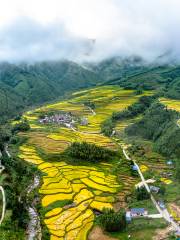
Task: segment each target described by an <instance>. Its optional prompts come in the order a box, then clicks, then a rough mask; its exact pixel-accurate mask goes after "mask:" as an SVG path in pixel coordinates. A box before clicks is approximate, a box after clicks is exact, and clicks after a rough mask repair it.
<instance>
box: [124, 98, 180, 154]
mask: <svg viewBox="0 0 180 240" xmlns="http://www.w3.org/2000/svg"><path fill="white" fill-rule="evenodd" d="M177 118H178V113H177V112H175V111H173V110H168V109H167V108H165V107H164V105H162V104H160V103H159V102H156V103H154V104H153V105H152V106H151V107H150V108H149V109H148V110H147V111H146V113H145V115H144V117H143V118H142V119H141V120H140V121H138V122H137V123H135V124H133V125H131V126H129V127H127V129H126V133H127V134H128V135H131V136H132V135H133V136H136V135H137V136H141V137H143V138H145V139H149V140H152V141H153V142H154V148H155V149H156V150H157V151H159V152H160V153H162V154H164V155H166V156H169V157H171V156H172V157H176V156H179V154H180V148H179V147H178V146H179V144H180V128H179V127H178V126H177V123H176V122H177Z"/></svg>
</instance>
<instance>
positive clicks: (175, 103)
mask: <svg viewBox="0 0 180 240" xmlns="http://www.w3.org/2000/svg"><path fill="white" fill-rule="evenodd" d="M159 100H160V102H161V103H163V104H164V105H165V106H167V108H169V109H173V110H176V111H178V112H180V101H179V100H173V99H169V98H160V99H159Z"/></svg>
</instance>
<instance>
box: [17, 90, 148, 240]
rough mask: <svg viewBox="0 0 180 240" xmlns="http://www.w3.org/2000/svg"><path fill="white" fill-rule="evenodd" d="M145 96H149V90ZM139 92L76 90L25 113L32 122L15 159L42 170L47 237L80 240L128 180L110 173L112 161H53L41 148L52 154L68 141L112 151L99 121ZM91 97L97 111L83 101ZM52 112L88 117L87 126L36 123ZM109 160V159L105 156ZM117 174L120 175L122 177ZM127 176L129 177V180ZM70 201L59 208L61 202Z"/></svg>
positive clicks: (113, 203) (132, 100)
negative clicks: (95, 217) (48, 235)
mask: <svg viewBox="0 0 180 240" xmlns="http://www.w3.org/2000/svg"><path fill="white" fill-rule="evenodd" d="M145 94H151V93H150V92H148V93H145ZM139 97H140V96H137V95H135V94H134V92H133V91H132V90H122V89H121V88H119V87H117V86H108V87H107V86H105V87H97V88H93V89H88V90H85V91H80V92H76V93H74V94H73V96H72V98H71V99H70V100H68V101H63V102H58V103H55V104H49V105H46V106H44V107H41V108H38V109H35V110H34V111H29V112H27V113H26V114H25V115H24V117H26V119H27V120H28V121H29V123H30V125H31V131H29V132H27V133H21V135H24V136H26V137H27V138H28V141H27V142H26V144H25V145H23V146H21V147H20V152H19V157H20V158H21V159H23V160H25V161H27V162H29V163H32V164H35V165H37V167H38V169H39V170H40V171H41V172H42V173H43V179H42V181H43V183H42V186H41V188H40V190H39V192H40V194H41V195H42V207H43V208H44V209H45V210H46V209H47V212H46V214H45V219H44V222H45V224H46V225H47V227H48V229H49V232H50V234H51V240H56V239H60V240H61V239H66V240H75V239H77V240H78V239H79V240H85V239H87V234H88V232H89V230H90V229H91V227H92V225H93V221H94V210H98V211H102V209H103V208H104V207H105V208H113V207H114V206H115V207H116V209H117V208H118V207H119V205H118V206H117V203H116V204H115V202H116V201H120V200H122V196H120V195H118V194H120V192H121V190H122V188H123V189H124V190H123V191H125V192H123V197H125V195H126V191H127V192H129V188H131V187H130V186H131V182H132V184H134V182H133V179H129V182H128V183H127V184H125V183H124V181H126V180H127V178H125V174H123V175H122V176H121V177H122V179H118V180H117V177H116V176H114V175H112V173H111V169H112V164H111V163H108V162H104V163H99V164H94V165H91V166H89V165H79V166H74V165H71V164H67V163H66V162H64V161H63V159H59V161H57V162H52V161H51V159H49V160H47V159H48V158H46V161H45V159H43V157H42V156H43V155H39V153H40V152H43V153H44V154H46V155H47V156H49V155H48V154H57V153H61V152H63V151H64V150H65V149H66V148H67V147H68V146H69V145H70V144H71V143H72V142H74V141H78V142H82V141H86V142H89V143H95V144H97V145H99V146H102V147H106V148H111V149H112V148H113V149H117V148H118V145H117V144H116V143H115V142H114V141H113V140H112V139H110V138H108V137H105V136H103V135H102V134H101V133H100V127H101V123H102V122H103V121H104V120H105V119H106V118H107V117H109V116H110V115H111V114H112V113H113V112H114V111H120V110H122V109H124V108H126V107H127V106H129V105H131V104H132V103H134V102H136V101H137V99H138V98H139ZM87 100H90V101H92V102H94V103H95V105H96V108H95V112H96V114H93V113H92V111H91V109H89V108H88V107H86V106H85V105H84V104H83V103H84V102H85V101H87ZM50 111H53V112H56V111H57V112H59V111H61V112H71V113H72V114H73V115H76V116H78V117H84V116H85V117H87V118H88V125H86V126H81V125H80V124H77V125H76V129H71V128H65V127H62V126H59V125H53V124H47V125H46V124H40V123H39V122H38V118H39V115H40V114H44V113H48V112H50ZM107 160H108V159H107ZM121 177H120V178H121ZM131 180H132V181H131ZM65 200H66V201H70V204H66V205H65V206H64V205H63V206H62V202H63V201H65Z"/></svg>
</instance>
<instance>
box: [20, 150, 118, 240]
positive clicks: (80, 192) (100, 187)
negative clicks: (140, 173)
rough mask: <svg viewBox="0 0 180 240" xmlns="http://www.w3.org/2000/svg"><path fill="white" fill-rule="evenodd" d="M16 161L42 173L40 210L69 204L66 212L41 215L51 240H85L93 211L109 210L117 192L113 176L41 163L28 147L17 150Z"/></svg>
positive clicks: (55, 210) (62, 164) (94, 169)
mask: <svg viewBox="0 0 180 240" xmlns="http://www.w3.org/2000/svg"><path fill="white" fill-rule="evenodd" d="M19 157H20V158H21V159H23V160H25V161H28V162H30V163H33V164H36V165H37V167H38V168H39V170H41V171H42V172H43V175H44V176H43V184H42V186H41V188H40V189H39V192H40V193H41V194H42V201H41V203H42V206H43V207H44V208H46V207H48V206H50V205H51V204H53V203H55V202H57V201H64V200H71V201H72V203H73V204H72V206H71V207H69V208H65V207H64V208H63V207H56V208H53V209H51V210H49V211H48V212H47V213H46V214H45V219H44V222H45V224H46V225H47V227H48V229H49V232H50V234H51V239H61V238H62V239H67V240H69V239H79V240H81V239H86V237H87V234H88V232H89V230H90V229H91V227H92V225H93V220H94V213H93V210H95V209H96V210H99V211H102V209H103V208H113V206H112V203H113V202H115V197H114V196H113V195H114V194H115V193H116V192H118V189H119V188H120V185H119V184H118V183H117V179H116V176H114V175H108V176H106V174H105V173H104V172H103V168H102V170H100V169H99V168H97V167H91V166H90V167H88V166H73V165H67V164H66V163H65V162H55V163H50V162H44V161H43V160H42V158H41V157H40V156H39V155H38V154H37V152H36V149H35V148H34V147H31V146H28V145H23V146H21V147H20V153H19ZM101 166H102V165H101ZM106 167H107V166H106ZM77 180H78V182H77ZM103 194H108V195H107V196H103Z"/></svg>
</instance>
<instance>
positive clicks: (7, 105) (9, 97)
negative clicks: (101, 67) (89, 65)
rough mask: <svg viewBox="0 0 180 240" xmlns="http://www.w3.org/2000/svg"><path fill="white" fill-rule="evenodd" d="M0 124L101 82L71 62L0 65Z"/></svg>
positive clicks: (88, 71) (97, 77)
mask: <svg viewBox="0 0 180 240" xmlns="http://www.w3.org/2000/svg"><path fill="white" fill-rule="evenodd" d="M0 71H1V76H0V115H1V121H2V122H3V121H5V120H7V119H8V118H12V117H14V116H16V115H18V114H19V113H22V112H23V110H24V108H26V107H29V106H35V105H37V104H42V103H44V102H47V101H54V100H55V99H57V98H59V97H62V96H64V95H65V94H66V93H68V92H71V91H73V90H76V89H80V88H86V87H90V86H94V85H96V83H98V82H99V81H101V78H100V77H99V76H97V74H95V73H94V72H93V71H91V70H87V69H85V68H83V67H82V66H80V65H78V64H76V63H73V62H70V61H54V62H42V63H36V64H33V65H29V64H19V65H14V64H9V63H1V64H0Z"/></svg>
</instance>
